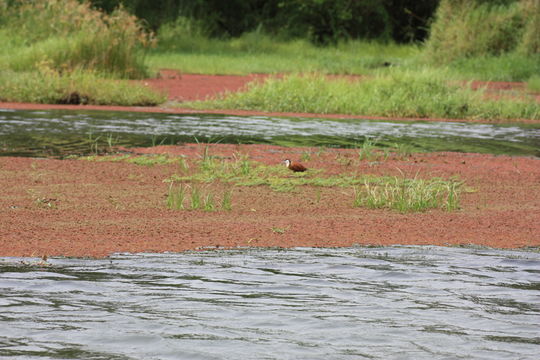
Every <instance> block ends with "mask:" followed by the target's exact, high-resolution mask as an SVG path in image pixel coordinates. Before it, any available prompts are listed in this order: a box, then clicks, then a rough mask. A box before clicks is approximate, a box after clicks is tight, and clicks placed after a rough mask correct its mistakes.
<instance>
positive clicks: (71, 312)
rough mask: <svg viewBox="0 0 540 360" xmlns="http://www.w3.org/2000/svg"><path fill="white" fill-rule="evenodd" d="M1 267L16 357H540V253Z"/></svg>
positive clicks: (5, 350)
mask: <svg viewBox="0 0 540 360" xmlns="http://www.w3.org/2000/svg"><path fill="white" fill-rule="evenodd" d="M31 260H32V259H20V258H0V358H5V359H325V360H327V359H538V355H539V354H540V253H539V252H538V251H532V250H531V251H503V250H494V249H483V248H444V247H425V246H424V247H420V246H408V247H405V246H397V247H382V248H366V247H352V248H342V249H312V248H296V249H288V250H283V249H236V250H206V251H198V252H186V253H181V254H118V255H114V256H112V257H110V258H107V259H101V260H92V259H69V258H53V259H49V263H50V264H51V265H50V266H31V265H24V264H22V263H21V261H25V262H26V263H27V262H29V261H31Z"/></svg>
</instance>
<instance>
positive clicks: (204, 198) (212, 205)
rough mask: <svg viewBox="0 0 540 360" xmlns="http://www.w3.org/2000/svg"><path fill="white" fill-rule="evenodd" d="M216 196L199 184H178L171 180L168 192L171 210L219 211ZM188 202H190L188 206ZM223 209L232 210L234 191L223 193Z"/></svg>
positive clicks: (168, 206) (221, 206) (221, 207)
mask: <svg viewBox="0 0 540 360" xmlns="http://www.w3.org/2000/svg"><path fill="white" fill-rule="evenodd" d="M215 198H216V196H215V194H214V193H213V192H212V191H210V190H206V191H203V190H201V188H200V187H199V186H198V185H195V184H191V185H187V184H178V185H176V184H175V182H173V181H172V182H171V183H170V184H169V189H168V192H167V201H166V203H167V208H168V209H171V210H203V211H217V210H218V205H217V204H216V199H215ZM186 202H188V204H187V206H186V204H185V203H186ZM220 209H221V210H225V211H230V210H232V191H231V190H230V189H229V190H226V191H225V192H224V193H223V196H222V201H221V205H220Z"/></svg>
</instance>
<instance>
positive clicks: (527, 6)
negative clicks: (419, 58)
mask: <svg viewBox="0 0 540 360" xmlns="http://www.w3.org/2000/svg"><path fill="white" fill-rule="evenodd" d="M539 34H540V2H539V1H537V0H519V1H517V0H514V1H512V0H498V1H486V0H477V1H468V0H442V1H441V4H440V6H439V8H438V9H437V13H436V16H435V21H434V23H433V25H432V27H431V35H430V38H429V41H428V42H427V46H426V52H427V55H428V56H429V57H430V58H431V59H432V60H434V61H436V62H449V61H453V60H456V59H459V58H468V57H482V56H501V55H504V54H507V53H512V52H517V53H518V54H521V55H524V56H532V57H535V56H538V55H539V54H540V35H539Z"/></svg>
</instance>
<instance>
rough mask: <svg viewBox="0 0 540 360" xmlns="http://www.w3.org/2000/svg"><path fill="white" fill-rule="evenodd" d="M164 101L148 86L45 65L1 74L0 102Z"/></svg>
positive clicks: (150, 103) (148, 103)
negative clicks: (27, 70)
mask: <svg viewBox="0 0 540 360" xmlns="http://www.w3.org/2000/svg"><path fill="white" fill-rule="evenodd" d="M165 99H166V97H165V96H164V95H162V94H159V93H156V92H155V91H152V90H150V89H149V88H147V87H145V86H142V85H139V84H130V83H128V82H120V81H118V80H113V79H108V78H104V77H103V76H102V75H100V74H98V73H93V72H83V71H81V70H76V71H73V72H68V73H58V72H56V71H54V70H52V69H50V68H48V67H47V66H45V65H44V66H42V67H41V68H40V69H39V70H36V71H31V72H15V71H12V70H5V71H1V70H0V101H8V102H10V101H13V102H30V103H43V104H92V105H125V106H153V105H157V104H160V103H162V102H164V101H165Z"/></svg>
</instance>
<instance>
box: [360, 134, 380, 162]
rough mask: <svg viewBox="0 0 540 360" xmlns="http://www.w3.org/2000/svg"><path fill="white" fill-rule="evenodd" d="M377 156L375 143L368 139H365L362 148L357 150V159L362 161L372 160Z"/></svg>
mask: <svg viewBox="0 0 540 360" xmlns="http://www.w3.org/2000/svg"><path fill="white" fill-rule="evenodd" d="M376 156H377V154H376V153H375V143H374V142H373V141H372V140H371V139H370V138H366V140H364V142H363V143H362V147H361V148H360V150H358V158H359V160H360V161H362V160H368V161H371V160H373V159H374V158H375V157H376Z"/></svg>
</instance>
